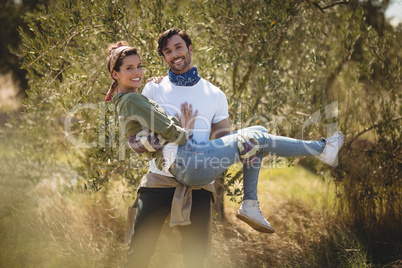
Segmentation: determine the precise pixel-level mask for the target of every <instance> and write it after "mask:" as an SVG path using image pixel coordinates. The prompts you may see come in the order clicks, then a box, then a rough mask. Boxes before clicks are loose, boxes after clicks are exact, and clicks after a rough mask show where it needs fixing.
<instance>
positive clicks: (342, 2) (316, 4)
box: [312, 1, 350, 13]
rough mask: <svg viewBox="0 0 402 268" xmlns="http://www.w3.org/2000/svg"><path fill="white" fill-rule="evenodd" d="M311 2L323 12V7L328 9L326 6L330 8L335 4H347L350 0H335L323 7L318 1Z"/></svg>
mask: <svg viewBox="0 0 402 268" xmlns="http://www.w3.org/2000/svg"><path fill="white" fill-rule="evenodd" d="M312 4H313V5H314V6H315V7H316V8H318V9H319V10H320V11H321V12H322V13H325V11H324V10H325V9H328V8H331V7H334V6H337V5H347V4H350V1H340V2H336V3H332V4H330V5H327V6H325V7H321V6H320V4H319V3H318V2H312Z"/></svg>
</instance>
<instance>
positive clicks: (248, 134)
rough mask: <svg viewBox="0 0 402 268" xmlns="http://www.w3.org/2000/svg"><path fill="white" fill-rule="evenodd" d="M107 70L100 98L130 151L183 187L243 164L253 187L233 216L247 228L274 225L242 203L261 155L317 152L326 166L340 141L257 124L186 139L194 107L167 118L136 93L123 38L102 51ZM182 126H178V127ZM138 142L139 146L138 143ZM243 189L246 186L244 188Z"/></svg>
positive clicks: (137, 83)
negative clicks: (111, 109) (108, 104)
mask: <svg viewBox="0 0 402 268" xmlns="http://www.w3.org/2000/svg"><path fill="white" fill-rule="evenodd" d="M107 55H108V69H109V72H110V74H111V77H112V78H113V79H114V82H113V84H112V86H111V87H110V89H109V91H108V93H107V96H106V100H110V99H111V96H112V94H113V92H114V91H116V90H117V92H118V93H117V94H116V95H114V96H113V98H112V101H113V103H114V104H115V115H116V117H118V118H119V127H120V131H122V132H123V133H125V134H126V135H127V138H128V141H129V144H130V146H131V148H133V150H134V151H136V152H145V153H147V154H149V155H150V156H152V157H153V158H155V159H156V164H157V166H158V168H159V169H161V170H162V169H163V170H165V171H167V172H170V173H171V174H172V175H173V176H174V178H175V179H177V180H178V181H179V182H181V183H182V184H184V185H188V186H203V185H207V184H209V183H211V182H213V181H214V180H215V179H216V178H217V177H218V176H219V175H220V174H221V173H223V172H224V171H225V170H226V169H228V168H229V167H230V166H231V165H233V164H234V163H236V162H238V161H242V162H243V163H244V165H243V183H244V185H247V184H249V185H255V187H248V189H249V188H254V189H252V192H251V193H246V192H245V193H244V195H245V196H246V195H247V196H248V197H247V199H245V198H243V203H242V205H241V207H240V209H239V211H238V214H237V215H236V216H237V217H238V218H239V219H241V220H243V221H245V222H246V223H248V224H249V225H250V226H251V227H252V228H254V229H256V230H258V231H261V232H267V233H273V232H275V229H274V228H272V226H271V225H270V224H269V222H268V221H267V220H266V219H265V218H264V217H263V216H262V215H261V212H260V211H259V209H257V210H255V209H254V210H249V209H247V204H248V203H251V204H256V205H257V208H258V201H256V200H257V194H256V193H257V189H256V185H257V181H258V175H259V171H260V167H261V161H262V158H263V156H264V154H274V155H276V156H282V157H296V156H317V157H318V158H319V159H320V160H322V161H323V162H324V163H326V164H329V165H332V164H333V163H334V162H335V160H336V156H337V154H338V151H339V150H340V148H341V146H342V145H343V140H344V137H343V135H342V133H341V132H336V133H335V134H334V135H333V136H331V137H330V138H328V139H325V138H322V139H321V140H318V141H304V140H297V139H293V138H287V137H282V136H275V135H271V134H269V133H268V131H267V129H266V128H265V127H262V126H252V127H248V128H245V129H241V130H239V131H236V132H233V133H230V134H229V135H226V136H224V137H222V138H219V139H216V140H211V141H209V142H208V143H200V144H199V143H197V142H196V141H195V140H193V139H191V135H190V133H191V131H192V130H193V127H194V121H195V118H196V116H197V111H195V113H194V114H193V110H192V106H191V105H190V107H188V104H187V103H185V104H182V107H181V113H182V114H181V117H180V120H179V119H178V117H179V116H178V114H177V115H176V117H177V118H176V117H172V116H168V115H166V113H165V112H164V111H163V109H162V108H161V107H160V106H159V105H158V104H157V103H156V102H154V101H152V100H150V99H148V98H147V97H145V96H144V95H142V94H140V93H139V92H138V89H139V88H140V87H141V86H142V80H143V76H144V72H143V69H142V66H141V59H140V56H139V54H138V52H137V50H136V48H134V47H129V46H128V44H127V43H126V42H124V41H122V42H118V43H116V44H113V45H110V46H109V48H108V49H107ZM181 126H183V127H181ZM139 145H140V146H139ZM245 188H246V187H245Z"/></svg>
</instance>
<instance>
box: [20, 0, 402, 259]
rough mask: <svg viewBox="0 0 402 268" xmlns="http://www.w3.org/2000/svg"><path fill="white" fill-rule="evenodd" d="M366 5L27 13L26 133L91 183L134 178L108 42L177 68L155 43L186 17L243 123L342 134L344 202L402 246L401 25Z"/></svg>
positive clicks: (151, 5) (199, 61)
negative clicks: (65, 156) (69, 158)
mask: <svg viewBox="0 0 402 268" xmlns="http://www.w3.org/2000/svg"><path fill="white" fill-rule="evenodd" d="M325 2H326V3H327V4H328V5H330V4H331V1H325ZM368 2H370V3H371V1H350V3H349V4H335V5H333V6H331V7H330V8H322V7H320V6H319V4H317V3H313V2H310V1H275V0H274V1H262V0H252V1H243V0H236V1H227V0H215V1H201V2H200V1H168V0H165V1H161V0H153V1H149V2H148V3H147V4H144V3H143V2H139V1H131V2H130V1H124V0H123V1H117V0H116V1H100V0H65V1H52V2H51V3H50V4H49V5H47V6H42V7H41V8H40V11H38V12H34V13H32V14H29V15H28V16H27V17H26V21H27V23H28V25H29V32H24V31H21V33H22V45H21V48H20V51H21V53H22V54H23V56H24V62H23V64H22V67H23V68H24V69H25V70H26V71H27V72H28V79H29V91H28V92H27V93H28V98H26V100H25V101H24V111H23V119H24V122H23V123H22V127H21V129H20V130H19V131H21V133H20V134H21V135H22V136H24V135H29V133H35V138H36V139H35V140H33V141H32V143H30V146H31V149H32V150H33V151H35V149H36V150H37V151H36V152H38V153H37V154H42V155H55V152H57V150H60V145H62V146H64V149H65V148H67V149H69V150H71V151H72V152H73V153H74V154H75V160H76V161H75V162H74V165H75V166H76V167H77V169H78V171H79V174H80V175H81V176H82V177H83V178H84V179H85V181H86V184H85V185H86V186H85V187H87V188H88V187H90V188H92V189H93V190H99V189H100V188H101V187H105V186H104V185H107V184H106V183H107V182H108V181H109V180H110V179H111V178H113V179H120V178H121V177H125V178H127V181H128V183H130V184H136V183H137V182H138V180H139V179H140V178H141V176H142V175H143V174H144V173H145V172H146V159H144V158H142V157H138V156H136V155H133V154H132V153H130V152H129V150H127V148H125V147H122V146H120V145H121V143H120V142H119V132H118V130H117V129H116V128H115V124H116V123H115V121H114V119H113V113H112V110H113V107H110V106H108V105H106V104H104V103H103V101H102V100H103V98H104V95H105V92H106V90H107V88H108V85H109V84H110V82H111V79H110V77H109V74H108V72H107V70H106V64H105V61H106V60H105V58H106V57H105V49H106V47H107V45H108V44H109V43H113V42H116V41H118V40H126V41H128V42H129V44H131V45H133V46H137V47H138V48H139V49H140V54H141V56H142V60H143V61H144V65H145V67H146V69H147V73H146V76H158V75H165V74H166V71H167V67H166V66H163V61H162V59H161V58H160V57H159V56H158V55H157V52H156V46H157V44H156V40H157V38H158V35H159V33H161V32H162V31H163V30H165V29H167V28H170V27H173V26H177V27H180V28H183V29H185V30H187V31H188V32H189V34H190V35H191V36H192V38H193V43H194V47H195V53H194V64H195V65H196V66H197V67H198V69H199V72H200V73H201V75H202V76H203V77H204V78H206V79H208V80H210V81H211V82H212V83H214V84H216V85H217V86H219V87H220V88H221V89H222V90H223V91H224V92H225V93H226V95H227V96H228V99H229V105H230V115H231V116H230V120H231V121H232V125H233V127H234V129H238V128H240V127H244V126H249V125H253V124H261V125H264V126H266V127H267V128H268V129H269V130H270V131H271V132H272V133H275V134H280V135H286V136H292V137H296V138H303V139H318V138H319V137H321V136H328V135H329V134H331V132H333V130H334V129H335V128H339V129H340V130H342V131H343V132H344V134H345V135H346V144H345V147H344V149H343V150H342V151H341V154H340V158H339V165H338V166H337V167H336V168H331V171H332V174H333V176H335V177H336V178H337V183H338V184H337V186H338V188H337V193H338V196H339V197H340V198H339V208H340V212H341V214H342V215H343V216H344V217H345V219H346V221H347V222H348V223H349V224H350V225H352V226H354V227H355V230H357V231H358V232H357V233H359V237H362V238H363V239H362V240H363V241H364V243H367V245H368V248H371V249H373V251H375V250H376V249H377V247H376V244H375V243H374V242H373V241H378V240H380V241H384V240H386V243H388V244H390V245H392V246H394V245H395V244H393V243H394V242H395V241H397V240H395V237H397V239H399V240H400V239H401V232H400V230H399V229H400V228H399V226H398V225H397V223H398V222H401V214H400V209H399V207H400V201H398V200H400V193H401V179H400V176H399V174H400V170H401V166H400V162H401V160H400V159H401V140H402V139H401V132H402V131H401V123H400V115H401V112H402V111H401V104H400V101H401V92H402V91H401V84H402V83H401V73H402V72H401V60H402V55H401V45H400V42H399V41H398V40H400V39H401V37H402V33H401V28H400V27H399V28H396V29H394V28H392V27H390V26H387V25H385V26H381V27H377V26H378V25H377V26H376V25H375V23H374V22H375V21H377V20H373V19H372V18H370V19H368V18H367V15H368V14H370V16H379V18H381V16H383V14H382V13H378V12H377V13H375V12H374V13H373V11H372V10H371V11H370V12H368V10H367V6H369V5H366V4H367V3H368ZM385 2H386V1H385ZM384 4H387V3H384ZM378 21H382V20H381V19H379V20H378ZM369 22H370V24H369ZM379 29H381V30H379ZM88 104H90V105H91V106H89V105H88ZM79 105H81V106H79ZM82 105H87V106H82ZM85 107H86V108H85ZM74 109H75V110H74ZM314 116H316V117H314ZM66 118H71V121H67V122H68V123H69V124H68V127H69V128H70V129H71V131H66V125H65V122H66ZM13 128H16V126H15V125H14V126H13ZM65 132H67V134H66V138H64V135H65ZM50 137H53V138H50ZM43 145H45V146H43ZM120 147H122V148H120ZM28 155H29V153H28ZM32 155H34V154H32ZM122 155H123V156H125V157H121V156H122ZM26 157H31V156H26ZM307 161H310V163H309V165H310V166H314V168H315V169H316V171H317V172H321V171H324V169H326V167H322V166H321V165H319V164H317V161H316V160H314V159H312V160H307ZM133 168H135V170H133ZM230 176H231V179H229V180H227V182H229V185H228V189H232V190H230V191H231V192H232V195H233V196H237V195H239V194H240V193H241V191H239V190H236V188H234V189H233V188H230V186H232V185H233V184H238V182H239V180H238V178H239V174H233V173H232V174H231V175H230ZM394 222H396V223H395V224H394ZM392 239H393V240H392ZM390 241H391V242H390ZM384 248H385V247H384ZM398 250H399V251H400V249H398V248H396V251H393V253H390V255H393V256H395V254H397V253H395V252H397V251H398ZM389 252H390V251H389ZM374 258H375V259H376V260H377V261H382V260H380V257H378V258H377V256H374ZM391 258H392V257H391Z"/></svg>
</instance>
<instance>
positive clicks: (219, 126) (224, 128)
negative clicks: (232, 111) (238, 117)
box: [211, 118, 231, 140]
mask: <svg viewBox="0 0 402 268" xmlns="http://www.w3.org/2000/svg"><path fill="white" fill-rule="evenodd" d="M229 133H231V128H230V123H229V120H228V119H227V118H226V119H223V120H222V121H219V122H218V123H215V124H212V125H211V140H214V139H219V138H220V137H223V136H225V135H227V134H229Z"/></svg>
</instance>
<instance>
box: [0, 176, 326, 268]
mask: <svg viewBox="0 0 402 268" xmlns="http://www.w3.org/2000/svg"><path fill="white" fill-rule="evenodd" d="M47 175H48V176H49V178H48V179H43V180H42V181H41V182H40V183H39V184H36V185H27V186H26V187H12V185H14V186H17V184H14V183H13V182H12V179H11V178H9V179H6V178H2V181H1V182H2V185H4V183H5V182H8V183H9V186H8V188H7V189H8V190H7V191H6V192H8V193H9V194H8V195H7V198H6V199H3V201H4V202H5V203H3V204H8V205H7V207H8V208H9V212H8V213H6V214H3V216H1V217H0V248H1V251H0V267H122V266H123V263H124V261H125V254H126V251H127V247H126V246H124V245H123V240H124V237H123V236H124V228H125V217H126V214H125V213H126V208H127V206H128V204H129V203H130V200H131V199H123V198H122V197H123V196H125V195H126V192H125V191H126V190H127V189H126V188H125V186H124V185H123V184H121V183H117V182H115V183H114V185H113V186H112V187H110V188H109V191H108V192H107V191H101V192H98V193H96V194H85V193H83V192H80V191H79V190H77V189H76V188H74V187H72V186H71V185H69V182H68V181H66V179H68V178H71V177H74V176H76V175H75V174H73V173H71V172H70V173H69V172H65V171H63V172H58V171H55V170H53V171H52V172H50V173H49V174H47ZM15 183H17V182H15ZM20 186H21V185H20ZM5 189H6V188H4V187H1V188H0V191H1V192H3V191H4V190H5ZM2 196H3V195H2ZM259 197H260V201H261V209H262V211H263V213H264V215H266V217H267V218H268V220H269V221H270V222H271V223H272V225H273V226H274V227H275V228H276V233H275V234H262V233H258V232H256V231H254V230H252V229H251V228H250V227H249V226H247V225H246V224H244V223H243V222H241V221H239V220H237V219H236V218H235V213H236V210H237V209H238V206H239V205H238V204H236V203H233V202H229V201H228V200H226V207H225V216H226V218H227V221H225V222H224V223H218V222H214V223H213V226H212V227H213V236H212V247H211V257H210V258H209V260H208V265H207V267H222V268H226V267H228V268H229V267H323V266H322V262H320V260H318V259H317V254H316V252H317V245H319V244H320V243H321V241H322V238H323V237H328V233H327V228H326V226H327V225H328V219H329V218H330V215H331V213H330V211H329V208H330V207H331V204H332V198H333V196H331V195H330V194H328V191H327V184H326V183H324V182H323V181H322V180H321V179H320V178H317V177H315V176H314V175H312V174H310V173H308V172H307V171H305V170H304V169H302V168H290V169H283V170H265V171H263V173H262V175H261V181H260V184H259ZM3 207H6V206H3ZM179 245H180V244H179V234H178V231H177V230H176V229H174V228H169V227H167V226H164V229H163V232H162V235H161V238H160V240H159V243H158V247H157V251H156V253H155V255H154V257H153V259H152V265H151V267H164V268H169V267H172V268H173V267H175V268H180V267H183V265H182V261H181V255H180V246H179ZM324 266H326V267H331V266H329V265H325V264H324Z"/></svg>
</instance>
